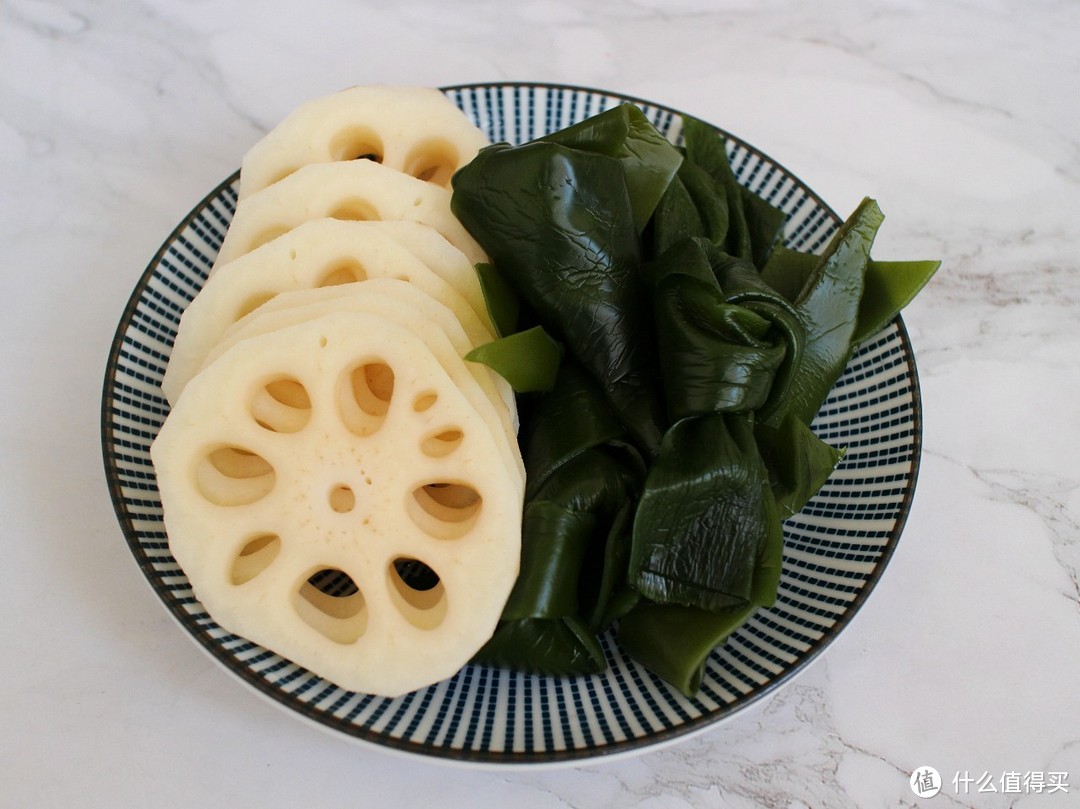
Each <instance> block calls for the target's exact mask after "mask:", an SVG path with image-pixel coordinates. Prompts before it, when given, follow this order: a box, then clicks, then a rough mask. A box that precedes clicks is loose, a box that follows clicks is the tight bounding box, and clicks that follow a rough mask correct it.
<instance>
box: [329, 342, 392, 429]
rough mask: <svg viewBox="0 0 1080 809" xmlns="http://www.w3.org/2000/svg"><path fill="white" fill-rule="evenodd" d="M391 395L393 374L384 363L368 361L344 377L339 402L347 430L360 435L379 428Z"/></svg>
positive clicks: (387, 409)
mask: <svg viewBox="0 0 1080 809" xmlns="http://www.w3.org/2000/svg"><path fill="white" fill-rule="evenodd" d="M393 395H394V371H393V369H392V368H391V367H390V366H389V365H387V364H386V363H385V362H381V361H379V360H371V361H368V362H364V363H361V364H360V365H357V366H355V367H354V368H353V369H352V370H351V371H349V372H348V373H346V374H345V375H344V378H343V380H342V382H341V384H340V386H339V392H338V400H339V409H340V412H341V418H342V421H343V422H344V423H345V426H346V428H347V429H348V430H349V431H350V432H352V433H354V434H355V435H359V436H367V435H371V434H373V433H375V432H376V431H378V429H379V428H380V427H381V426H382V423H383V421H384V420H385V419H386V414H387V412H388V411H389V409H390V401H391V399H392V398H393Z"/></svg>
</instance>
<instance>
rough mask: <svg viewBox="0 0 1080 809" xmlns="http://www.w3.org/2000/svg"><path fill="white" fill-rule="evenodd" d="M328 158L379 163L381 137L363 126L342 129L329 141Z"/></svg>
mask: <svg viewBox="0 0 1080 809" xmlns="http://www.w3.org/2000/svg"><path fill="white" fill-rule="evenodd" d="M330 158H331V159H332V160H371V161H374V162H375V163H381V162H382V159H383V144H382V138H380V137H379V136H378V135H376V134H375V133H374V132H373V131H371V130H370V129H368V128H367V127H363V126H354V127H349V128H347V129H343V130H342V131H341V132H338V133H337V134H336V135H335V136H334V137H333V138H332V139H331V141H330Z"/></svg>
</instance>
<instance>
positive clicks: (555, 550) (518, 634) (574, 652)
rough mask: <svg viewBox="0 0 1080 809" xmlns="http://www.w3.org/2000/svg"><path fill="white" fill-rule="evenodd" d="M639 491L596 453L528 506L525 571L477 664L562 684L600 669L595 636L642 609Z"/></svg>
mask: <svg viewBox="0 0 1080 809" xmlns="http://www.w3.org/2000/svg"><path fill="white" fill-rule="evenodd" d="M637 485H638V484H637V482H636V481H635V480H633V479H632V477H631V475H629V474H628V473H627V471H626V469H625V468H624V466H623V465H622V464H621V463H619V462H618V461H617V460H616V459H614V458H612V457H611V456H609V455H608V454H607V453H606V452H604V451H603V450H601V449H598V448H593V449H589V450H587V451H585V452H583V453H579V454H577V455H576V456H574V457H573V458H572V459H571V460H569V461H567V462H566V463H564V464H563V465H562V466H560V467H559V469H558V470H557V471H555V472H554V473H553V474H551V475H550V476H549V478H548V480H547V483H545V485H544V486H543V487H542V488H541V489H540V491H539V492H538V493H537V495H536V496H535V497H534V498H532V499H531V500H530V501H529V502H528V504H527V505H526V506H525V510H524V518H523V522H522V551H521V570H520V573H519V574H518V578H517V581H516V582H515V584H514V588H513V590H512V591H511V593H510V597H509V599H508V600H507V603H506V607H505V608H504V610H503V613H502V616H501V618H500V622H499V626H498V628H497V629H496V631H495V634H494V636H493V638H492V640H491V641H490V642H489V643H488V644H487V645H486V646H485V647H484V648H483V649H482V650H481V651H480V653H479V654H478V656H477V660H478V661H479V662H490V663H498V664H501V665H508V666H511V667H513V668H515V669H518V670H524V671H533V672H538V673H544V674H559V675H569V674H585V673H588V672H591V671H599V670H602V669H603V667H604V666H605V665H606V664H605V662H604V658H603V655H602V653H600V650H599V646H598V644H597V643H596V640H595V635H596V634H597V633H599V632H601V631H603V630H604V629H605V628H607V627H608V626H609V625H610V624H611V622H612V621H614V620H615V619H616V618H617V617H619V615H621V614H623V613H625V612H626V610H627V609H629V607H630V606H632V604H633V603H634V601H636V594H635V593H633V592H632V591H630V590H629V588H628V587H627V583H626V576H625V571H626V559H627V556H628V554H629V545H630V525H631V520H632V515H633V509H634V501H635V490H636V488H637Z"/></svg>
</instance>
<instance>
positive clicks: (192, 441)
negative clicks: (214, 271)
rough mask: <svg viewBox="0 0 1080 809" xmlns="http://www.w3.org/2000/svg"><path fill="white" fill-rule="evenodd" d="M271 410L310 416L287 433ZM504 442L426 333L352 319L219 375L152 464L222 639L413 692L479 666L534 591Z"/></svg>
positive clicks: (205, 377) (366, 685)
mask: <svg viewBox="0 0 1080 809" xmlns="http://www.w3.org/2000/svg"><path fill="white" fill-rule="evenodd" d="M264 396H269V397H270V398H272V399H274V400H275V401H277V402H278V403H279V404H280V405H281V406H282V408H288V409H291V410H292V411H294V412H293V415H292V417H291V418H289V419H283V420H281V421H280V422H278V421H275V422H274V423H273V424H268V423H267V422H266V421H265V420H263V419H262V418H260V416H259V413H258V410H259V407H260V404H259V402H260V400H261V399H262V398H263V397H264ZM502 440H503V439H502V436H501V435H497V434H495V433H493V432H492V431H491V430H490V429H489V428H488V425H487V424H486V423H485V421H484V420H483V419H482V418H480V416H479V415H478V414H477V412H476V410H475V408H474V407H472V405H471V404H470V403H469V401H468V400H467V399H466V397H465V396H464V395H463V393H462V392H461V390H460V389H459V388H458V387H457V385H456V384H454V382H453V380H451V379H450V377H449V376H448V375H447V373H446V371H445V369H444V368H443V366H442V365H441V364H440V363H439V361H438V360H437V359H436V358H435V357H434V356H433V355H432V353H431V352H430V351H429V350H428V348H427V346H426V345H425V344H424V342H423V341H422V340H421V339H420V338H419V337H418V336H417V335H416V334H415V333H414V332H412V331H410V330H409V329H406V328H403V327H402V326H399V325H397V324H395V323H392V322H390V321H389V320H386V319H385V318H381V317H379V316H376V315H368V314H364V315H358V314H356V313H348V312H335V313H333V314H329V315H326V316H323V317H319V318H316V319H313V320H307V321H304V322H302V323H299V324H297V325H295V326H291V327H288V328H282V329H279V330H276V331H272V332H268V333H266V334H263V335H259V336H255V337H251V338H249V339H246V340H243V341H241V342H238V343H237V344H236V345H235V346H233V348H231V349H230V350H229V351H227V352H226V353H224V354H222V355H221V356H220V357H219V358H218V359H217V360H216V361H215V362H214V363H212V364H211V365H208V366H207V367H206V368H205V369H204V370H203V371H202V372H201V373H200V374H199V375H198V376H196V377H195V378H194V379H192V381H191V382H190V384H189V385H188V387H187V388H186V389H185V391H184V395H183V396H182V397H180V399H179V400H178V401H177V404H176V406H175V407H174V408H173V409H172V411H171V412H170V414H169V416H168V417H167V419H166V421H165V423H164V425H163V426H162V428H161V431H160V433H159V435H158V437H157V439H156V440H155V442H154V444H153V446H152V448H151V457H152V459H153V462H154V467H155V470H156V473H157V481H158V487H159V490H160V493H161V502H162V506H163V509H164V518H165V528H166V531H167V533H168V537H169V548H170V550H171V552H172V554H173V556H174V557H175V559H176V561H177V562H178V563H179V565H180V567H181V568H182V569H183V571H184V573H185V574H186V575H187V577H188V580H189V581H190V583H191V585H192V587H193V589H194V592H195V595H196V597H197V598H198V599H199V600H200V602H201V603H202V605H203V606H204V607H205V609H206V610H207V612H208V613H209V614H210V616H211V617H212V618H213V619H214V620H215V621H216V622H217V623H218V624H219V625H221V626H222V627H223V628H224V629H226V630H227V631H229V632H233V633H235V634H237V635H240V636H242V637H244V638H247V639H249V640H251V641H253V642H255V643H258V644H260V645H262V646H264V647H266V648H268V649H271V650H273V651H275V652H277V653H279V654H281V655H282V656H284V657H286V658H288V659H290V660H292V661H294V662H295V663H297V664H299V665H301V666H304V667H306V668H307V669H309V670H311V671H312V672H314V673H316V674H318V675H320V676H322V677H324V678H326V679H328V680H330V681H331V682H333V683H335V684H337V685H338V686H341V687H342V688H346V689H350V690H354V691H360V692H367V693H374V694H381V695H386V696H393V695H397V694H402V693H405V692H408V691H411V690H413V689H416V688H419V687H422V686H424V685H428V684H430V683H433V682H436V681H439V680H441V679H444V678H446V677H448V676H450V675H452V674H453V673H454V672H456V671H457V670H458V669H459V668H460V667H461V666H462V665H464V664H465V663H466V662H468V661H469V659H470V658H471V657H472V656H473V655H474V654H475V652H476V651H477V650H478V649H479V648H480V646H481V645H482V644H483V643H484V642H485V641H486V640H487V639H488V638H489V637H490V635H491V633H492V632H493V630H494V628H495V625H496V622H497V621H498V619H499V615H500V613H501V611H502V608H503V606H504V604H505V601H506V598H507V596H508V595H509V592H510V589H511V588H512V586H513V584H514V580H515V578H516V575H517V569H518V558H519V553H520V522H521V509H522V494H521V488H520V486H519V485H518V483H517V481H515V480H514V479H513V478H512V477H511V476H509V475H508V474H507V473H506V469H505V467H504V465H503V462H502V457H501V452H500V449H499V444H500V442H501V441H502Z"/></svg>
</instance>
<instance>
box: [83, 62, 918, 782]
mask: <svg viewBox="0 0 1080 809" xmlns="http://www.w3.org/2000/svg"><path fill="white" fill-rule="evenodd" d="M483 88H491V89H498V90H503V89H513V88H518V89H522V88H534V89H545V90H558V91H561V92H574V93H590V94H595V95H600V96H605V97H608V98H617V99H622V100H625V101H627V102H630V103H633V104H636V105H643V106H648V107H653V108H658V109H662V110H665V111H670V112H672V113H674V114H675V115H677V116H680V115H687V116H689V113H685V112H683V111H682V110H680V109H678V108H676V107H672V106H670V105H667V104H664V103H662V102H656V101H651V100H648V99H645V98H641V97H638V96H635V95H628V94H625V93H621V92H615V91H610V90H604V89H599V88H594V87H589V86H584V85H577V84H570V83H558V82H540V81H489V82H468V83H463V84H452V85H445V86H440V87H438V88H437V89H439V90H440V91H442V92H443V93H450V92H467V91H475V90H478V89H483ZM690 117H696V116H690ZM711 125H712V126H714V127H715V128H716V129H717V130H718V131H720V132H721V133H722V134H723V135H724V137H726V138H728V139H730V140H731V141H733V142H735V143H737V144H739V145H740V147H742V148H743V149H745V150H746V151H747V152H749V153H751V154H754V155H755V156H757V157H758V158H760V159H763V160H765V161H767V162H768V163H770V164H771V165H773V166H775V167H776V168H777V169H779V170H780V171H782V172H783V173H785V174H786V175H787V176H789V177H790V178H791V179H792V180H794V181H795V182H796V183H797V184H798V185H799V186H800V189H801V190H803V191H805V192H806V194H807V196H808V197H810V198H811V199H812V200H813V201H814V202H815V203H816V204H817V205H819V206H820V207H821V208H822V210H823V211H825V213H826V214H827V215H828V216H829V217H830V218H831V219H832V220H833V222H834V223H839V222H840V221H842V220H841V218H840V217H839V216H838V215H837V214H836V212H835V211H834V210H833V208H832V207H831V206H830V205H828V203H826V202H825V201H824V200H823V199H822V198H821V197H820V196H819V195H818V194H817V192H816V191H814V190H813V189H812V188H811V187H810V186H809V185H807V184H806V183H805V182H804V181H803V180H801V179H800V178H799V176H798V175H797V174H795V173H794V172H792V171H790V170H789V169H788V168H787V167H786V166H785V165H784V164H782V163H780V162H778V161H777V160H775V159H774V158H772V157H771V156H770V155H768V154H767V153H765V152H763V151H762V150H761V149H759V148H757V147H755V146H753V145H752V144H750V143H748V142H747V141H745V140H743V139H742V138H740V137H739V136H738V135H735V134H733V133H731V132H729V131H728V130H726V129H723V128H721V127H717V126H716V125H715V124H711ZM239 176H240V169H239V168H238V169H236V170H235V171H234V172H233V173H231V174H230V175H229V176H228V177H226V178H225V179H224V180H222V181H221V182H219V183H218V184H217V185H216V186H215V187H214V188H213V189H212V190H211V191H209V192H208V193H206V194H205V195H204V196H203V197H202V198H201V199H200V200H199V201H198V202H197V203H196V204H195V205H194V206H193V207H192V208H191V209H190V210H189V211H188V213H187V214H186V215H185V216H184V217H183V218H182V219H181V220H180V222H179V223H178V224H177V225H176V226H175V227H174V228H173V229H172V230H171V231H170V233H169V234H168V235H167V236H166V237H165V238H164V240H163V241H162V243H161V246H160V247H159V248H158V249H157V250H156V251H155V253H154V255H153V257H152V258H151V259H150V261H149V262H148V263H147V265H146V267H145V269H144V270H143V272H142V274H141V275H140V276H139V278H138V281H137V282H136V284H135V287H134V288H133V290H132V292H131V294H130V296H129V297H128V300H127V302H126V304H125V306H124V309H123V311H122V313H121V316H120V319H119V322H118V324H117V326H116V329H115V330H114V332H113V337H112V340H111V341H110V344H109V354H108V359H107V362H106V365H105V373H104V379H103V382H102V389H101V402H100V413H99V429H100V441H101V449H102V461H103V465H104V471H105V479H106V488H107V489H108V491H109V496H110V500H111V501H112V505H113V511H114V513H115V515H116V518H117V521H118V522H119V524H120V528H121V530H122V532H123V534H124V538H125V541H126V543H127V545H128V549H129V551H130V552H131V554H132V555H133V556H134V557H135V560H136V562H137V564H138V566H139V569H140V570H141V572H142V574H143V577H144V578H145V579H146V581H147V583H148V584H149V585H150V587H151V589H152V590H153V591H154V593H155V595H156V596H157V598H158V600H159V602H160V603H161V606H162V607H163V608H164V609H165V610H166V612H167V613H168V614H169V615H170V616H171V617H172V618H173V619H174V620H176V621H177V622H178V623H179V624H180V626H181V628H182V629H183V630H184V631H185V634H187V635H188V637H189V638H190V639H191V640H192V641H193V642H195V643H196V645H197V646H198V647H199V648H201V649H202V650H203V651H204V652H205V653H206V654H208V655H210V657H211V659H213V660H214V662H215V663H217V664H218V665H220V666H222V667H224V668H225V669H226V670H227V671H229V672H230V673H231V674H233V675H234V676H237V677H238V679H239V680H240V681H241V682H242V683H244V684H245V685H247V686H248V687H250V688H252V689H254V690H255V691H256V692H257V694H258V695H259V696H261V697H263V698H265V699H268V700H269V701H270V702H271V703H273V704H274V705H276V706H277V707H278V708H280V709H282V710H285V711H287V712H288V713H289V714H290V715H291V716H294V717H297V718H300V719H302V720H304V721H305V722H307V723H313V724H315V725H316V726H317V727H319V728H320V729H322V730H324V731H327V732H333V733H334V734H335V735H337V734H341V735H342V736H344V737H345V738H346V739H347V740H349V741H352V742H357V743H361V744H363V745H365V746H368V745H370V746H371V747H372V748H375V749H379V750H382V751H391V752H395V753H400V754H405V755H407V756H410V757H411V756H420V757H422V758H424V759H425V760H428V761H436V762H442V763H447V764H460V765H468V766H472V767H476V766H484V767H489V768H493V769H500V770H502V769H506V768H511V767H516V766H522V767H528V768H530V769H534V768H536V767H537V766H545V765H547V766H560V765H573V764H585V763H589V762H597V761H602V760H611V759H613V758H616V757H618V758H622V757H625V756H627V755H632V754H637V753H642V752H646V751H649V750H656V749H659V748H661V747H665V746H668V745H670V744H671V743H673V742H675V741H677V740H680V739H684V738H687V737H689V736H692V735H695V734H697V733H700V732H703V731H705V730H707V729H710V728H714V727H715V726H717V725H718V724H719V723H721V722H723V721H724V720H727V719H730V718H731V717H733V716H734V715H735V714H737V713H739V712H740V711H742V710H743V709H745V708H746V707H748V706H750V705H752V704H754V703H756V702H758V701H759V700H761V699H762V698H763V697H765V696H768V695H770V694H773V693H774V692H775V691H776V690H777V689H779V688H781V687H782V686H785V685H787V684H788V683H789V682H790V681H791V680H792V679H793V678H794V677H796V676H797V675H799V674H801V673H802V672H804V671H805V670H806V669H807V668H808V667H809V666H810V664H811V663H813V662H814V661H816V660H817V659H818V658H819V657H820V656H821V654H822V653H823V652H824V651H825V649H827V648H828V647H829V646H830V645H831V644H832V643H833V641H835V640H836V638H837V637H838V636H839V635H840V634H841V633H842V632H843V630H844V629H846V628H847V626H848V625H849V624H850V623H851V622H852V621H853V620H854V619H855V616H856V615H857V614H858V613H859V612H860V611H861V609H862V607H863V605H864V604H865V603H866V601H867V599H868V598H869V597H870V594H871V593H872V592H873V590H874V589H875V588H876V587H877V585H878V583H879V582H880V580H881V577H882V576H883V575H884V572H885V569H886V568H887V567H888V565H889V562H890V561H891V560H892V557H893V555H894V553H895V552H896V547H897V545H898V544H899V541H900V538H901V535H902V534H903V531H904V528H905V526H906V524H907V520H908V517H909V515H910V513H911V508H912V504H913V502H914V497H915V492H916V489H917V487H918V479H919V471H920V466H921V460H922V445H923V406H922V394H921V385H920V381H919V373H918V367H917V365H916V363H915V356H914V347H913V345H912V343H911V340H910V336H909V334H908V331H907V328H906V326H905V324H904V320H903V317H902V316H901V315H899V314H898V315H897V316H896V318H895V319H894V320H893V322H892V325H893V326H895V328H896V329H897V332H898V338H899V341H900V345H901V348H902V351H903V362H904V364H905V366H906V368H907V378H908V380H909V382H910V385H911V422H912V427H911V432H912V445H911V446H912V450H911V472H910V475H909V477H910V481H911V483H910V485H909V486H908V487H907V489H906V491H905V493H904V497H903V499H902V501H901V502H900V504H899V506H898V510H897V515H896V518H895V524H894V526H893V529H892V530H891V531H890V533H889V536H888V540H887V542H886V544H885V545H884V547H883V550H882V553H881V556H880V557H879V558H878V560H877V561H876V562H875V565H874V570H873V571H872V572H871V573H870V574H869V575H867V576H866V579H865V584H864V585H863V586H862V587H861V588H860V590H859V592H858V593H857V594H856V595H855V597H854V598H852V599H851V601H850V602H849V604H848V607H847V608H846V609H845V610H844V612H843V614H842V615H840V616H839V617H838V618H837V619H836V621H835V622H834V623H833V624H832V626H830V627H829V628H828V630H827V631H825V632H823V633H822V635H821V637H820V638H818V639H817V640H815V641H814V642H813V643H812V644H810V645H809V648H808V649H807V650H806V652H804V653H803V654H802V655H801V656H800V657H799V659H798V661H797V662H796V663H795V664H794V665H792V666H790V667H788V668H786V669H785V670H784V671H783V672H782V673H780V674H779V675H777V676H775V677H774V678H772V679H771V680H769V682H768V683H766V684H765V685H763V686H760V687H758V688H756V689H754V690H753V691H752V692H750V693H748V694H740V695H739V696H737V697H736V698H735V699H734V700H732V701H731V702H726V703H724V704H723V705H722V707H721V708H720V709H718V710H715V711H712V712H709V713H703V714H701V715H700V716H697V717H694V718H692V719H689V720H687V721H685V722H683V723H681V724H679V725H675V726H673V727H668V728H664V729H662V730H659V731H654V732H652V733H650V734H648V735H647V736H642V737H631V738H628V739H623V740H621V741H616V742H612V743H609V744H605V745H602V746H598V747H596V746H594V747H588V748H568V749H564V750H545V751H535V750H534V751H529V752H514V751H513V750H509V751H503V752H497V751H492V750H474V749H457V748H450V747H433V746H429V745H425V744H421V743H417V742H414V741H409V740H406V739H401V738H396V737H393V736H386V735H380V734H378V733H375V732H373V731H371V730H369V729H366V728H362V727H358V726H355V725H351V724H349V723H346V722H343V721H341V720H339V719H337V718H336V717H334V716H333V715H331V714H329V713H326V712H325V711H321V710H314V709H310V705H309V704H308V703H304V702H301V701H297V700H290V699H288V698H289V697H290V696H291V695H290V694H287V693H285V692H283V691H281V690H280V689H277V688H275V687H274V686H273V684H272V683H271V682H270V681H268V680H267V679H265V678H263V677H259V676H257V675H256V674H255V672H253V671H252V669H250V668H249V667H247V666H243V665H239V664H237V662H236V660H235V659H234V658H233V657H232V656H231V655H228V654H226V653H225V651H224V648H223V647H222V645H221V644H219V643H215V642H213V639H212V638H211V636H210V633H209V632H208V631H207V630H206V629H204V628H200V627H198V626H194V625H191V624H190V623H189V622H187V621H185V620H184V615H186V612H185V611H184V610H183V608H182V606H181V605H180V604H179V603H177V599H176V598H175V597H174V596H173V595H172V594H171V593H170V592H169V590H168V588H167V587H166V586H165V584H164V583H163V582H162V581H161V579H160V576H158V575H157V574H156V572H155V571H154V564H155V563H154V562H153V561H152V560H151V559H150V558H149V557H148V556H147V555H146V553H145V552H144V550H143V548H142V545H141V542H140V541H139V532H138V530H137V529H136V527H135V525H134V523H133V521H132V518H131V516H130V515H129V514H128V513H127V512H126V509H125V508H124V507H123V505H122V503H123V499H124V497H123V493H122V491H121V483H120V476H119V474H118V473H117V470H116V468H115V456H116V452H115V444H114V442H113V440H112V439H113V437H114V432H113V429H112V424H111V421H110V416H111V409H110V404H111V401H112V393H113V390H114V388H113V385H114V382H115V378H116V374H117V371H118V368H119V361H120V356H121V348H122V346H123V344H124V342H125V335H126V333H127V331H128V329H129V328H130V326H131V323H132V320H133V317H134V314H135V312H136V310H137V309H138V304H139V301H140V300H141V298H142V294H143V292H144V290H145V289H146V287H147V286H148V285H149V284H150V281H151V279H152V278H153V276H154V273H155V270H156V268H157V267H158V265H159V263H160V262H161V259H162V258H163V257H164V255H165V254H166V253H167V251H168V249H169V246H170V245H171V244H172V243H173V242H174V241H175V240H176V239H177V237H178V236H179V235H180V234H181V233H182V232H183V231H184V230H185V229H186V228H187V227H189V226H190V225H191V223H192V222H193V221H194V220H195V218H196V217H198V216H199V215H200V213H201V212H202V211H203V210H205V208H206V207H207V206H208V205H209V204H210V203H211V202H212V201H213V200H214V199H216V198H217V197H219V196H220V195H221V194H223V193H224V192H225V191H226V190H227V189H228V188H229V187H230V186H232V185H233V184H234V183H236V182H237V180H238V179H239Z"/></svg>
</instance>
